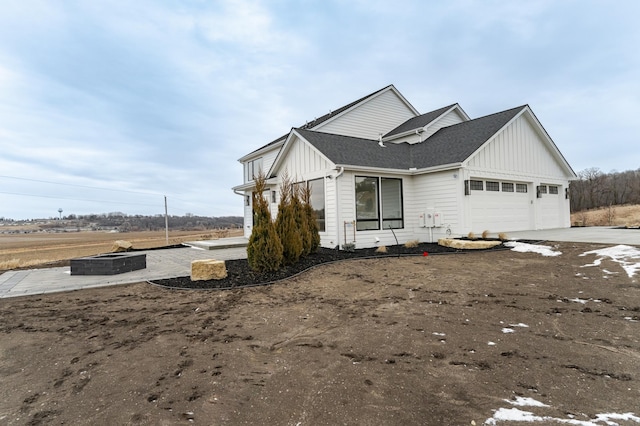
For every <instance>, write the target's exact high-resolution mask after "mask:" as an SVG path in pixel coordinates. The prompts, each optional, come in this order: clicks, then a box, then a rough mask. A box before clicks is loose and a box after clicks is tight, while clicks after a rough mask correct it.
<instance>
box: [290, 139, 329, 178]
mask: <svg viewBox="0 0 640 426" xmlns="http://www.w3.org/2000/svg"><path fill="white" fill-rule="evenodd" d="M334 167H335V165H334V164H333V163H331V162H329V161H327V159H326V157H324V156H323V155H321V154H320V153H319V152H318V151H317V150H316V149H315V148H313V147H312V146H311V145H309V144H308V143H306V142H304V141H301V140H300V139H299V138H297V137H296V138H295V139H294V140H293V141H291V146H290V147H289V149H288V151H287V154H286V157H285V159H284V161H283V162H282V164H280V166H279V168H278V170H277V174H278V176H281V175H282V173H283V172H285V171H286V172H287V173H288V174H289V178H290V179H291V180H293V181H294V182H299V181H302V180H308V179H315V178H317V177H319V176H318V174H319V173H320V174H321V175H322V176H324V174H325V172H327V171H328V170H330V169H333V168H334Z"/></svg>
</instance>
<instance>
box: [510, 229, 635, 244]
mask: <svg viewBox="0 0 640 426" xmlns="http://www.w3.org/2000/svg"><path fill="white" fill-rule="evenodd" d="M507 236H508V237H509V239H514V240H540V241H571V242H576V243H602V244H628V245H636V246H637V245H640V229H616V228H615V227H611V226H588V227H580V228H559V229H545V230H539V231H518V232H507Z"/></svg>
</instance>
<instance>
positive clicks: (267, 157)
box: [262, 148, 280, 173]
mask: <svg viewBox="0 0 640 426" xmlns="http://www.w3.org/2000/svg"><path fill="white" fill-rule="evenodd" d="M278 152H280V148H278V149H274V150H273V151H270V152H268V153H265V154H264V155H263V156H262V170H263V171H264V172H265V173H269V170H271V166H273V162H274V161H276V157H277V156H278Z"/></svg>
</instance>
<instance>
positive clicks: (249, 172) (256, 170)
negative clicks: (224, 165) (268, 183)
mask: <svg viewBox="0 0 640 426" xmlns="http://www.w3.org/2000/svg"><path fill="white" fill-rule="evenodd" d="M261 171H262V158H256V159H255V160H252V161H247V162H246V163H244V181H245V182H249V181H252V180H254V179H255V177H256V176H258V174H260V172H261Z"/></svg>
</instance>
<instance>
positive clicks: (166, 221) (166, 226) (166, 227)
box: [164, 195, 169, 245]
mask: <svg viewBox="0 0 640 426" xmlns="http://www.w3.org/2000/svg"><path fill="white" fill-rule="evenodd" d="M164 235H165V239H166V240H167V245H169V215H168V214H167V196H166V195H165V196H164Z"/></svg>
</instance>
